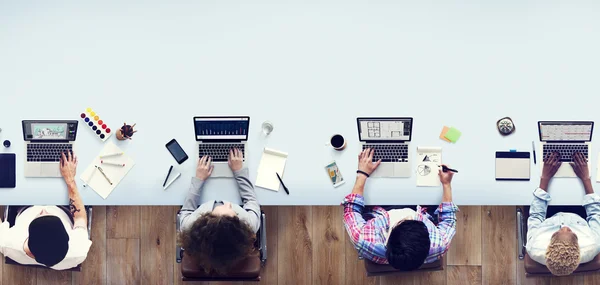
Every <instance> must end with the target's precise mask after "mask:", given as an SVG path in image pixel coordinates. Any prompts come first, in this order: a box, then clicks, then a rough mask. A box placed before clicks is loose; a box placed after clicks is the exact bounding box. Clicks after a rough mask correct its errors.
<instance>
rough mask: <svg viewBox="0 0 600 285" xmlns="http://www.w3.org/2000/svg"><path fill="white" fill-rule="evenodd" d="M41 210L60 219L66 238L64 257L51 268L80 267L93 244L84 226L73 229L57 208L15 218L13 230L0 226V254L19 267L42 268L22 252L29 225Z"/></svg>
mask: <svg viewBox="0 0 600 285" xmlns="http://www.w3.org/2000/svg"><path fill="white" fill-rule="evenodd" d="M42 210H46V212H48V213H49V214H51V215H54V216H57V217H59V218H60V220H61V221H62V222H63V224H64V226H65V230H66V231H67V234H68V235H69V250H68V252H67V255H66V256H65V258H64V259H63V260H62V261H61V262H59V263H57V264H55V265H54V266H52V267H50V268H52V269H55V270H64V269H69V268H73V267H75V266H77V265H79V264H81V263H82V262H83V261H84V260H85V258H86V257H87V254H88V252H89V250H90V246H92V241H91V240H90V239H89V238H88V231H87V228H86V227H85V226H84V225H83V224H81V225H79V224H78V225H75V226H76V227H75V228H74V226H73V224H72V223H71V219H70V218H69V216H68V215H67V213H65V212H64V211H63V210H61V209H60V208H58V207H56V206H32V207H29V208H27V209H26V210H24V211H23V212H22V213H21V214H20V215H19V216H17V218H16V221H15V224H14V225H13V226H12V227H9V224H8V222H7V221H4V222H3V223H2V224H0V252H1V253H2V254H4V256H6V257H9V258H10V259H12V260H14V261H16V262H18V263H20V264H27V265H41V266H45V265H43V264H40V263H38V262H37V261H35V259H33V258H31V257H29V256H28V255H27V253H25V250H24V249H23V245H24V244H25V241H26V240H27V238H28V237H29V224H30V223H31V222H32V221H33V220H34V219H35V218H36V217H37V216H38V215H39V213H40V212H41V211H42Z"/></svg>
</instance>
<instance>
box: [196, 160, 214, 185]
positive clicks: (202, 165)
mask: <svg viewBox="0 0 600 285" xmlns="http://www.w3.org/2000/svg"><path fill="white" fill-rule="evenodd" d="M212 171H213V166H212V158H210V156H206V155H205V156H203V157H202V158H200V160H198V167H196V178H198V179H200V180H206V179H208V177H209V176H210V175H211V174H212Z"/></svg>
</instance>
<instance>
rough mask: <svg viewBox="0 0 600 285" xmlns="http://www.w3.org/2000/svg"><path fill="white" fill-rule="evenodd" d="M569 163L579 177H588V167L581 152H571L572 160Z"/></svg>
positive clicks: (582, 178)
mask: <svg viewBox="0 0 600 285" xmlns="http://www.w3.org/2000/svg"><path fill="white" fill-rule="evenodd" d="M570 164H571V167H573V171H575V174H577V177H579V179H581V180H584V179H589V178H590V169H589V168H588V164H587V160H586V159H585V156H583V154H581V153H580V152H576V153H573V162H571V163H570Z"/></svg>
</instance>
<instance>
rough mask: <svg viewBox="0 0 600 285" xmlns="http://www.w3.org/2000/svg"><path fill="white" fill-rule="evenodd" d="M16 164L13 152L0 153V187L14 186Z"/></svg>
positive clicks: (15, 182) (15, 181)
mask: <svg viewBox="0 0 600 285" xmlns="http://www.w3.org/2000/svg"><path fill="white" fill-rule="evenodd" d="M16 169H17V165H16V157H15V154H14V153H0V188H15V187H16V185H17V172H16Z"/></svg>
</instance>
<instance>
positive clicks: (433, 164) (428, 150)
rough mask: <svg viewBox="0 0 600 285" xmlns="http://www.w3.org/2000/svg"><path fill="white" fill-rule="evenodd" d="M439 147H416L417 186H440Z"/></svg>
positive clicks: (440, 162)
mask: <svg viewBox="0 0 600 285" xmlns="http://www.w3.org/2000/svg"><path fill="white" fill-rule="evenodd" d="M441 164H442V148H441V147H421V146H419V147H417V171H416V175H417V186H428V187H433V186H440V177H439V176H438V170H439V166H438V165H441Z"/></svg>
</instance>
